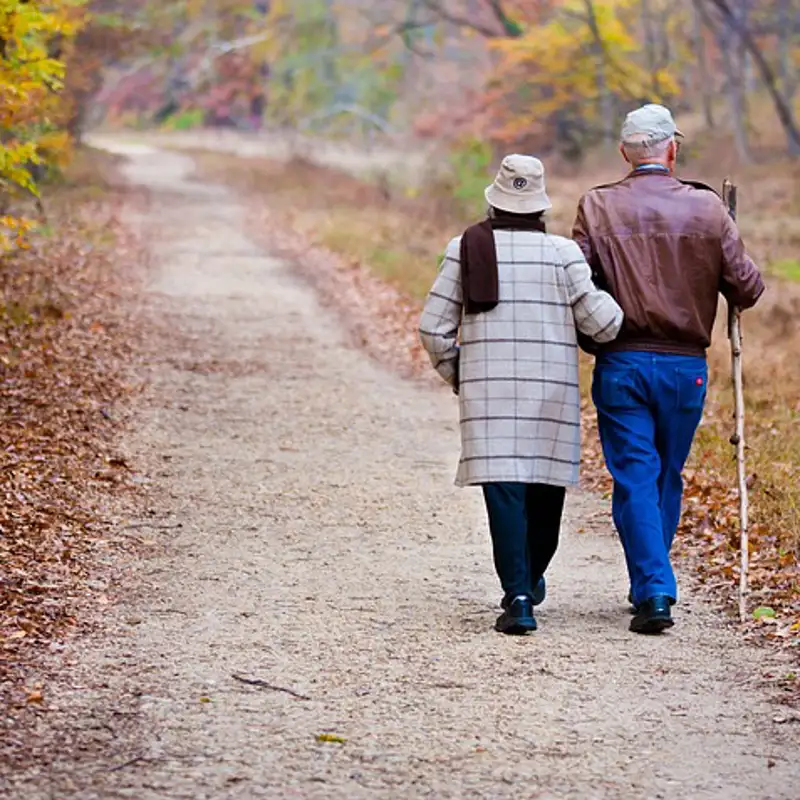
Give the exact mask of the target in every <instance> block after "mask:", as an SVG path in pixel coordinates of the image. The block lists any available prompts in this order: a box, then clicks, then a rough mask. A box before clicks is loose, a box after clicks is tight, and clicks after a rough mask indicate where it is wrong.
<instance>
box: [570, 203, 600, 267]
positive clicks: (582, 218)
mask: <svg viewBox="0 0 800 800" xmlns="http://www.w3.org/2000/svg"><path fill="white" fill-rule="evenodd" d="M585 204H586V196H585V195H584V197H581V199H580V202H579V203H578V213H577V215H576V216H575V222H574V224H573V225H572V240H573V241H574V242H575V244H577V245H578V247H580V249H581V252H582V253H583V257H584V258H585V259H586V261H587V262H588V263H589V265H590V266H591V265H592V263H593V262H594V261H595V253H594V249H593V247H592V239H591V237H590V236H589V226H588V224H587V222H586V210H585Z"/></svg>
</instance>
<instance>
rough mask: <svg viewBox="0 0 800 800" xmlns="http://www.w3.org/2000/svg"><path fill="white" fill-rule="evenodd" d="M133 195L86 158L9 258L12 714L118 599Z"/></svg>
mask: <svg viewBox="0 0 800 800" xmlns="http://www.w3.org/2000/svg"><path fill="white" fill-rule="evenodd" d="M122 199H123V194H122V191H121V189H119V188H117V180H116V177H115V163H114V162H113V160H111V159H110V158H109V157H105V156H102V155H101V154H91V155H89V154H85V153H81V154H79V156H78V158H77V160H76V162H75V164H74V166H73V168H72V169H71V170H70V171H69V172H68V173H67V174H66V176H65V178H63V179H62V180H61V181H60V183H59V185H57V186H54V187H52V188H51V189H50V190H49V191H46V192H45V209H46V213H47V221H46V222H45V223H44V224H42V225H41V226H40V229H39V230H38V232H36V233H34V234H33V235H32V237H31V241H30V249H28V250H24V251H19V252H16V253H13V254H10V255H7V256H3V257H1V258H0V391H1V392H2V405H1V406H0V413H2V421H0V441H1V442H2V451H1V452H2V455H0V565H2V569H1V570H0V707H6V706H8V704H10V703H12V702H13V703H17V702H23V703H24V702H26V701H27V702H29V703H34V704H35V703H38V702H40V701H41V700H42V695H43V688H42V687H41V686H37V685H33V686H31V685H26V686H25V692H24V693H23V692H21V690H20V681H22V680H24V679H25V675H26V674H27V673H28V671H29V670H28V668H29V667H30V666H31V665H33V664H34V663H35V659H36V656H37V653H38V652H39V651H41V650H42V649H43V648H45V647H50V648H56V649H57V648H58V647H59V645H58V641H59V639H60V638H61V637H63V636H64V635H65V634H66V633H67V632H68V631H69V630H70V629H72V628H73V627H75V625H76V624H77V618H76V609H77V608H78V607H79V605H80V604H81V603H85V602H86V601H87V598H91V601H92V602H93V603H95V604H97V605H102V604H103V603H104V602H107V599H106V597H105V594H104V591H103V584H102V581H97V580H96V578H97V576H98V574H99V573H100V572H101V571H102V569H101V565H102V562H103V561H104V560H105V559H106V558H107V556H108V553H109V549H110V545H109V542H108V541H107V536H106V534H107V524H106V522H105V519H106V516H105V508H106V506H107V503H108V500H109V497H110V496H111V495H113V494H116V493H117V492H119V491H121V487H122V486H123V484H124V483H125V481H126V474H127V469H128V468H127V464H126V463H125V461H124V459H123V458H121V457H119V456H118V455H117V454H116V453H115V450H114V441H115V438H116V435H117V433H118V431H119V427H120V425H121V424H122V415H123V413H124V407H125V397H126V396H127V395H128V394H129V393H130V392H132V391H134V387H133V386H132V385H131V384H130V382H129V361H130V358H131V354H132V352H133V350H134V348H135V340H136V330H137V329H136V326H135V324H134V321H133V318H132V316H131V311H130V308H131V304H130V303H129V302H128V300H129V298H130V295H131V293H132V292H133V291H135V286H134V285H133V282H134V281H135V274H136V269H135V266H136V265H137V264H138V263H140V261H141V252H140V249H139V245H138V244H137V242H136V241H135V240H134V238H133V237H132V235H131V234H130V233H129V232H128V231H127V230H126V229H125V228H124V227H123V226H122V225H121V224H120V222H119V220H118V211H119V208H120V204H121V202H122ZM4 720H6V722H8V723H9V724H10V720H11V716H8V717H6V716H4ZM6 734H7V735H8V736H9V737H11V739H12V740H13V731H11V730H10V729H9V730H8V731H7V732H6ZM2 736H3V734H0V737H2Z"/></svg>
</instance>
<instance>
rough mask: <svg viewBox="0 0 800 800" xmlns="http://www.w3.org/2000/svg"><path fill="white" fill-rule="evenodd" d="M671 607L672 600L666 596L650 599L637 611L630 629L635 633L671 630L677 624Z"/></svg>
mask: <svg viewBox="0 0 800 800" xmlns="http://www.w3.org/2000/svg"><path fill="white" fill-rule="evenodd" d="M670 605H671V603H670V598H669V597H667V595H665V594H657V595H656V596H655V597H650V598H648V599H647V600H645V601H644V602H643V603H640V604H639V607H638V608H637V609H636V615H635V616H634V618H633V619H632V620H631V627H630V629H631V630H632V631H633V632H634V633H661V632H662V631H665V630H666V629H667V628H671V627H672V626H673V625H674V624H675V623H674V622H673V620H672V612H671V611H670Z"/></svg>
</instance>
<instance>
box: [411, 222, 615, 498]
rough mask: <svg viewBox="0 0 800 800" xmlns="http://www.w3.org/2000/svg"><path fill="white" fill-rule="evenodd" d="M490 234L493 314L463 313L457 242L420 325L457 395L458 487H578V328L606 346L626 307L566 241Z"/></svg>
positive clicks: (526, 234) (435, 363)
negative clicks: (496, 295) (495, 291)
mask: <svg viewBox="0 0 800 800" xmlns="http://www.w3.org/2000/svg"><path fill="white" fill-rule="evenodd" d="M494 236H495V245H496V248H497V261H498V271H499V274H500V302H499V304H498V305H497V307H496V308H494V309H492V310H491V311H489V312H486V313H482V314H469V315H465V314H463V309H462V301H461V297H462V295H461V265H460V241H461V238H460V237H457V238H456V239H453V241H451V242H450V244H449V245H448V247H447V253H446V255H445V258H444V260H443V262H442V265H441V268H440V270H439V274H438V277H437V278H436V282H435V283H434V285H433V288H432V289H431V292H430V294H429V295H428V299H427V301H426V303H425V310H424V312H423V314H422V319H421V321H420V336H421V339H422V343H423V345H424V347H425V349H426V350H427V351H428V354H429V355H430V358H431V362H432V363H433V366H434V367H435V368H436V370H437V371H438V372H439V374H440V375H441V376H442V378H444V380H445V381H447V382H448V383H449V384H450V385H452V386H453V387H454V388H455V387H457V388H458V392H459V404H460V415H461V448H462V449H461V460H460V462H459V465H458V474H457V476H456V484H457V485H458V486H467V485H472V484H482V483H491V482H495V481H515V482H521V483H547V484H552V485H555V486H569V485H574V484H576V483H577V482H578V466H579V460H580V393H579V389H578V346H577V341H576V338H577V337H576V327H577V328H578V329H579V330H580V331H581V332H582V333H585V334H587V335H588V336H591V337H592V338H593V339H595V340H597V341H600V342H607V341H611V340H612V339H613V338H614V337H615V336H616V335H617V333H618V332H619V329H620V326H621V325H622V318H623V315H622V310H621V309H620V307H619V306H618V305H617V303H616V302H615V301H614V299H613V298H612V297H611V296H610V295H609V294H606V293H605V292H603V291H600V290H598V289H597V288H596V287H595V285H594V284H593V283H592V278H591V271H590V269H589V265H588V264H587V263H586V260H585V259H584V257H583V254H582V253H581V251H580V249H579V248H578V246H577V245H576V244H575V243H574V242H572V241H570V240H569V239H564V238H562V237H560V236H553V235H550V234H545V233H539V232H535V231H508V230H498V231H495V233H494ZM459 331H460V347H459V344H458V337H459Z"/></svg>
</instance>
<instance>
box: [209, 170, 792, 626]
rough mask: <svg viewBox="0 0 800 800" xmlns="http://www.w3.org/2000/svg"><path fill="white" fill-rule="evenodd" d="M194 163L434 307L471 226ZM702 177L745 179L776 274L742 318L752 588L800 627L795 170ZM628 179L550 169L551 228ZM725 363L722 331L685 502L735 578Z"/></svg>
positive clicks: (344, 180)
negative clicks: (428, 298)
mask: <svg viewBox="0 0 800 800" xmlns="http://www.w3.org/2000/svg"><path fill="white" fill-rule="evenodd" d="M199 160H200V163H201V169H202V171H203V173H204V174H205V175H206V176H208V177H212V178H216V179H218V180H224V181H227V182H229V183H231V182H232V183H234V184H235V185H237V186H239V187H245V188H249V189H252V190H255V191H257V192H260V193H263V192H267V191H268V193H269V196H270V205H271V206H272V207H273V208H274V207H276V206H278V207H281V208H283V209H284V210H285V217H286V220H287V223H288V224H290V225H291V226H292V227H293V228H294V229H295V230H297V231H299V232H301V233H302V234H303V235H304V236H305V237H306V238H307V239H308V240H309V241H310V242H311V243H313V244H315V245H318V246H322V247H325V248H327V249H329V250H331V251H333V252H335V253H337V254H338V255H339V256H341V257H342V258H343V259H344V260H345V261H346V262H348V263H356V262H357V263H360V264H364V265H368V266H369V267H370V269H372V270H373V271H374V272H375V273H376V274H377V275H378V276H380V277H381V278H383V279H385V280H387V281H389V282H391V283H392V284H394V285H395V286H396V287H398V288H399V289H401V290H402V291H403V292H405V293H406V294H407V295H408V296H409V297H411V298H413V299H414V300H416V301H419V300H421V299H422V298H423V297H424V296H425V293H426V291H427V289H428V288H429V286H430V284H431V281H432V279H433V276H434V274H435V270H436V265H437V262H438V257H439V255H440V254H441V252H442V250H443V249H444V247H445V245H446V243H447V241H448V239H449V238H450V237H451V236H452V235H454V234H457V233H458V232H459V231H460V230H461V229H462V228H463V226H464V225H465V224H466V223H468V222H469V220H467V219H464V218H463V217H462V216H460V215H459V212H458V211H457V210H456V209H455V207H454V205H453V204H452V203H450V202H449V201H448V199H447V198H446V197H442V196H428V197H425V198H417V199H410V198H409V197H407V196H405V195H404V194H403V193H402V192H400V191H398V190H394V191H391V190H389V189H387V187H386V186H375V185H367V184H364V183H363V182H361V181H359V180H357V179H354V178H351V177H349V176H347V175H344V174H341V173H338V172H336V171H334V170H331V169H326V168H321V167H319V166H316V165H315V166H311V165H309V164H306V163H303V162H295V163H292V164H279V163H271V162H268V161H264V160H258V159H255V160H250V159H231V158H230V157H229V156H216V155H211V154H199ZM705 166H706V165H703V164H702V163H700V164H698V167H697V168H696V169H691V170H690V169H688V168H687V169H686V170H685V172H686V173H687V174H692V175H704V176H705V177H706V180H707V181H708V182H710V183H713V184H714V185H720V184H721V182H722V178H723V177H725V176H727V175H730V176H731V177H732V178H733V179H734V180H736V182H737V183H738V184H739V187H740V220H741V227H742V230H743V233H744V236H745V239H746V241H747V243H748V247H749V249H750V251H751V252H752V253H753V255H754V256H755V257H756V259H757V260H758V261H759V263H760V264H761V265H763V266H764V267H765V271H767V272H768V273H769V275H770V280H769V293H768V295H767V296H766V297H765V299H764V300H763V301H762V303H761V304H760V305H759V306H758V307H757V308H756V309H755V310H753V311H751V312H748V313H747V315H746V316H745V323H744V327H745V348H746V370H745V372H746V401H747V432H748V444H749V450H748V468H749V472H750V483H751V503H752V510H753V512H752V513H753V532H754V535H753V542H754V547H755V548H756V549H757V551H758V552H757V554H756V558H755V563H756V568H755V571H754V583H755V589H756V591H757V592H762V593H764V596H765V598H766V599H767V600H769V601H772V600H773V599H774V598H772V597H771V596H770V594H769V590H770V581H771V580H772V581H774V586H773V587H772V588H775V587H777V585H778V583H780V588H781V592H783V594H784V600H783V605H784V606H786V607H788V609H789V610H790V613H791V614H792V615H797V614H800V609H799V608H798V607H797V604H798V602H800V585H798V582H797V571H796V569H794V566H793V565H794V563H795V561H794V559H793V558H789V560H788V561H787V554H790V553H793V554H794V555H795V556H797V555H800V399H798V398H800V358H798V357H797V353H798V352H800V326H799V324H798V320H799V319H800V284H793V283H791V282H789V281H786V280H783V279H781V278H779V277H778V276H777V274H776V273H780V274H783V275H786V274H793V270H794V267H793V266H792V265H794V264H796V261H794V259H795V258H796V256H797V253H798V252H800V224H798V221H797V220H798V219H800V213H798V212H800V168H798V167H796V166H791V165H790V166H787V165H785V164H782V165H772V166H769V167H763V166H762V167H751V168H747V169H741V170H734V168H733V165H732V164H727V163H725V162H724V160H719V159H717V160H712V161H710V162H709V165H707V168H705ZM620 173H621V170H620V169H619V168H618V166H617V163H616V162H615V161H610V160H608V159H606V160H600V161H598V162H597V163H596V164H595V165H594V167H593V169H592V172H591V173H590V177H589V178H587V173H586V172H585V171H582V172H581V173H579V172H577V171H575V170H574V169H573V170H572V171H569V170H568V169H567V168H561V169H560V171H559V170H557V169H551V171H550V183H549V189H550V192H551V195H552V197H553V200H554V204H555V209H554V212H553V213H552V215H551V220H550V228H551V230H553V231H554V232H556V233H562V234H568V233H569V229H570V225H571V222H572V215H573V213H574V208H575V204H576V202H577V200H578V197H579V196H580V194H581V193H582V192H583V191H585V190H586V188H587V187H588V186H590V185H593V184H595V183H600V182H605V181H609V180H614V179H615V178H618V177H619V176H620ZM772 265H774V267H773V266H772ZM720 316H723V315H722V314H721V315H720ZM729 359H730V356H729V350H728V343H727V339H726V336H725V331H724V327H723V326H722V324H721V323H720V327H719V329H718V331H717V336H716V341H715V343H714V346H713V347H712V349H711V351H710V353H709V360H710V366H711V382H710V383H711V385H710V397H709V405H708V413H707V415H706V421H705V424H704V426H703V427H702V429H701V431H700V434H699V435H698V439H697V443H696V446H695V450H694V455H693V464H692V468H691V469H690V471H689V492H690V494H693V495H694V496H696V497H698V498H701V500H698V503H697V507H696V508H695V507H694V506H693V507H692V508H693V509H694V510H693V513H691V514H688V515H687V525H688V526H689V527H691V528H692V531H689V532H690V533H692V532H694V528H698V529H699V528H703V529H705V528H706V527H708V526H709V525H711V523H709V522H708V520H709V519H711V518H713V520H712V521H714V524H715V525H716V526H717V528H722V529H724V533H723V534H721V535H718V536H717V537H716V539H715V542H716V544H715V545H714V546H715V547H717V548H719V547H722V548H723V549H725V553H724V554H723V556H720V559H721V560H720V564H721V566H720V570H723V572H724V576H725V577H726V578H733V577H734V576H733V571H734V566H733V564H734V562H735V548H736V544H737V539H736V524H735V503H734V502H732V501H733V495H732V494H731V492H730V489H729V488H728V487H733V486H734V485H735V463H734V460H733V448H732V447H731V445H730V443H729V441H728V440H729V437H730V433H731V431H732V407H731V399H732V392H731V390H730V363H729ZM587 374H588V371H587ZM586 417H587V421H588V423H589V424H588V425H587V432H586V442H587V445H588V446H587V450H586V452H587V453H588V461H589V466H590V469H589V470H588V472H589V473H590V474H591V475H593V476H595V479H594V485H595V486H604V482H603V479H602V477H601V473H600V471H599V470H597V469H592V467H595V468H596V467H598V466H600V464H601V463H602V462H601V459H600V457H599V454H598V452H597V448H596V446H592V444H593V443H594V442H595V440H596V434H595V432H594V429H593V428H592V425H591V422H592V414H591V413H587V415H586ZM723 507H724V513H723ZM715 509H716V510H715ZM712 527H713V526H712ZM703 535H705V534H703ZM708 536H709V537H711V534H710V533H709V534H708ZM720 537H721V539H720ZM717 540H721V541H722V544H720V543H719V541H717ZM709 542H710V538H709ZM709 546H710V545H709ZM715 557H716V556H715ZM723 561H724V564H723ZM789 562H791V564H790V566H791V567H792V569H793V570H794V571H793V572H791V574H790V575H789V577H788V578H787V577H786V575H782V576H781V577H780V580H779V579H778V577H776V576H777V570H778V569H779V568H783V567H784V566H786V565H787V563H789ZM759 564H761V565H763V569H762V570H761V571H759V568H758V565H759ZM734 583H735V582H734V581H733V580H731V581H730V584H731V585H733V584H734ZM775 602H776V603H777V602H778V601H777V600H776V601H775Z"/></svg>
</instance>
